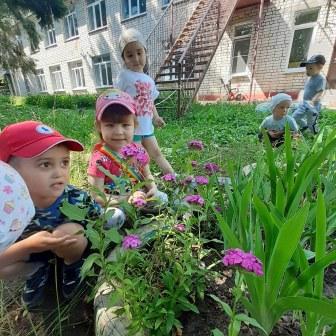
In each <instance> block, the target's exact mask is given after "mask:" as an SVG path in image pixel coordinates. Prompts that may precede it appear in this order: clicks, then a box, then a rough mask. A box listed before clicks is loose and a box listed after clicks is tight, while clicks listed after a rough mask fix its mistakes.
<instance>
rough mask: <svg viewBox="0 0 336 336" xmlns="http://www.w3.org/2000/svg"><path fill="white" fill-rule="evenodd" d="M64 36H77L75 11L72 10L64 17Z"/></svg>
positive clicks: (67, 37)
mask: <svg viewBox="0 0 336 336" xmlns="http://www.w3.org/2000/svg"><path fill="white" fill-rule="evenodd" d="M64 27H65V38H66V39H69V38H71V37H75V36H78V24H77V17H76V13H75V12H72V13H70V14H68V15H67V16H66V17H65V18H64Z"/></svg>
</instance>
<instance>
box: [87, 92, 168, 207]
mask: <svg viewBox="0 0 336 336" xmlns="http://www.w3.org/2000/svg"><path fill="white" fill-rule="evenodd" d="M135 126H136V116H135V102H134V100H133V98H132V97H131V96H130V95H128V94H127V93H125V92H122V91H120V90H118V89H111V90H108V91H106V92H104V93H103V94H102V95H100V96H99V98H98V99H97V102H96V128H97V131H98V132H99V135H100V137H101V142H100V143H98V144H96V145H95V147H94V150H93V152H92V154H91V157H90V161H89V168H88V175H89V183H90V184H91V185H93V186H95V187H97V188H98V189H100V190H101V191H103V192H105V193H106V194H107V195H108V199H109V200H110V204H117V205H118V204H119V203H120V202H121V201H122V200H126V201H127V200H128V201H129V202H131V203H133V204H134V205H135V206H139V207H142V206H145V205H146V203H147V201H148V199H151V198H156V199H158V200H159V201H160V202H161V203H166V202H167V195H166V194H165V193H163V192H161V191H159V190H158V189H157V187H156V184H155V182H154V178H153V176H152V174H151V172H150V169H149V157H148V154H147V152H146V151H145V149H144V148H143V147H142V146H141V145H140V144H135V143H133V135H134V128H135ZM144 181H145V182H146V185H145V190H138V191H136V192H134V193H132V194H131V190H132V187H133V186H134V185H135V184H137V183H139V182H144ZM96 200H97V202H100V203H104V202H103V200H102V198H101V197H99V196H98V195H97V196H96Z"/></svg>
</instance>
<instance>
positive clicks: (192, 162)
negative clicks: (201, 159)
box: [191, 160, 198, 168]
mask: <svg viewBox="0 0 336 336" xmlns="http://www.w3.org/2000/svg"><path fill="white" fill-rule="evenodd" d="M191 166H192V167H194V168H195V167H197V166H198V162H197V161H195V160H192V161H191Z"/></svg>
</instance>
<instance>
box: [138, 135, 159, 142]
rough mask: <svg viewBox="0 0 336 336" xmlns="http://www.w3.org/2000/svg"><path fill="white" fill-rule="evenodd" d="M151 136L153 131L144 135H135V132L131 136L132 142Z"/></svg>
mask: <svg viewBox="0 0 336 336" xmlns="http://www.w3.org/2000/svg"><path fill="white" fill-rule="evenodd" d="M152 136H154V133H152V134H146V135H137V134H135V135H134V136H133V141H134V142H141V141H142V139H146V138H150V137H152Z"/></svg>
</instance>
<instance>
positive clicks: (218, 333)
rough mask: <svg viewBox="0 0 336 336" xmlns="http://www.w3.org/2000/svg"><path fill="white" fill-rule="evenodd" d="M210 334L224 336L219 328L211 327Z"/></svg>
mask: <svg viewBox="0 0 336 336" xmlns="http://www.w3.org/2000/svg"><path fill="white" fill-rule="evenodd" d="M211 332H212V336H224V334H223V333H222V332H221V331H220V330H219V329H217V328H216V329H213V330H211Z"/></svg>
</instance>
